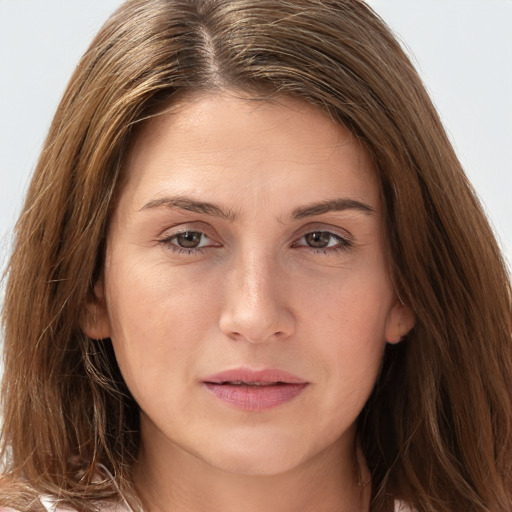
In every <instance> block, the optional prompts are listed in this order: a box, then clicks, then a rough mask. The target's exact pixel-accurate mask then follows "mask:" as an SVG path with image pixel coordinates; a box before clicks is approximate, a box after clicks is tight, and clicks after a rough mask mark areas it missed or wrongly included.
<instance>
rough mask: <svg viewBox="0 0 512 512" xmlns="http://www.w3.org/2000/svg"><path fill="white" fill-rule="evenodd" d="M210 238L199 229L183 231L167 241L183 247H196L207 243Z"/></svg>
mask: <svg viewBox="0 0 512 512" xmlns="http://www.w3.org/2000/svg"><path fill="white" fill-rule="evenodd" d="M209 240H210V239H209V238H208V237H207V236H206V235H205V234H204V233H201V232H200V231H185V232H184V233H179V234H177V235H174V236H173V237H172V238H171V239H170V240H169V242H171V243H174V244H175V245H177V246H179V247H181V248H183V249H197V248H199V247H204V246H206V245H208V241H209Z"/></svg>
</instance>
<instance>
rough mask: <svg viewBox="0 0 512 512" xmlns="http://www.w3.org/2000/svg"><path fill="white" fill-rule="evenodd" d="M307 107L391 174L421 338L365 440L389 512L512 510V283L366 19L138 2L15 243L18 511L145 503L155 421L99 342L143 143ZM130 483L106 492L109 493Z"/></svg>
mask: <svg viewBox="0 0 512 512" xmlns="http://www.w3.org/2000/svg"><path fill="white" fill-rule="evenodd" d="M221 88H234V89H239V90H244V91H248V92H250V93H251V94H253V95H257V96H259V97H268V96H269V95H272V94H288V95H293V96H295V97H299V98H302V99H303V100H304V101H307V102H310V103H312V104H314V105H316V106H317V107H318V108H320V109H322V110H324V111H326V112H327V113H328V114H329V115H330V116H331V117H332V118H333V119H335V120H336V121H337V122H340V123H342V124H344V125H345V126H346V127H347V128H349V129H350V130H351V131H352V132H353V134H354V135H355V136H357V137H358V138H359V140H360V141H361V143H362V144H363V145H364V146H365V148H366V149H367V151H368V152H369V154H370V155H371V157H372V158H373V160H374V163H375V168H376V170H377V172H378V175H379V179H380V184H381V190H382V197H383V201H384V204H385V208H386V237H387V243H388V248H389V261H390V267H391V275H392V279H393V281H394V284H395V286H396V289H397V291H398V293H399V296H400V297H401V299H402V300H403V301H404V302H405V303H406V304H407V305H408V306H409V307H410V308H411V309H412V310H413V311H414V313H415V315H416V326H415V328H414V329H413V331H412V332H411V333H410V334H409V335H408V336H407V338H406V339H404V340H403V341H402V342H401V343H399V344H398V345H396V346H389V347H387V349H386V353H385V357H384V362H383V368H382V372H381V375H380V377H379V380H378V382H377V384H376V386H375V390H374V392H373V394H372V396H371V397H370V399H369V401H368V403H367V404H366V406H365V408H364V410H363V411H362V413H361V415H360V418H359V421H358V428H359V436H360V439H361V442H362V446H363V450H364V453H365V456H366V459H367V462H368V465H369V468H370V470H371V472H372V504H371V509H372V511H375V512H385V511H388V510H391V507H392V505H391V502H392V499H394V498H400V499H404V500H406V501H408V502H410V503H411V504H413V505H414V506H415V507H416V509H417V510H418V512H427V511H429V512H431V511H436V512H448V511H449V512H477V511H478V512H484V511H486V512H489V511H492V512H510V510H512V343H511V331H512V326H511V324H512V321H511V295H512V294H511V290H510V279H509V276H508V274H507V271H506V267H505V265H504V263H503V261H502V258H501V256H500V253H499V250H498V247H497V244H496V242H495V239H494V236H493V233H492V231H491V229H490V227H489V225H488V223H487V221H486V219H485V216H484V214H483V212H482V208H481V207H480V204H479V202H478V200H477V198H476V196H475V194H474V191H473V189H472V188H471V186H470V184H469V183H468V181H467V179H466V177H465V175H464V173H463V171H462V169H461V166H460V164H459V162H458V160H457V158H456V156H455V154H454V151H453V149H452V147H451V145H450V142H449V140H448V138H447V136H446V134H445V132H444V130H443V127H442V125H441V123H440V121H439V118H438V116H437V114H436V111H435V109H434V107H433V105H432V103H431V101H430V99H429V97H428V95H427V93H426V92H425V89H424V87H423V86H422V84H421V81H420V79H419V77H418V75H417V73H416V72H415V70H414V69H413V67H412V65H411V63H410V62H409V60H408V58H407V57H406V55H405V54H404V52H403V51H402V49H401V47H400V45H399V44H398V43H397V42H396V40H395V39H394V37H393V36H392V34H391V33H390V31H389V29H388V28H387V27H386V25H385V24H384V23H383V22H382V20H380V19H379V18H378V17H377V16H376V15H375V13H373V11H372V10H371V9H370V8H369V7H368V6H367V5H366V4H365V3H363V2H362V1H358V0H337V1H335V0H293V1H291V0H288V1H287V0H281V1H279V0H231V1H230V0H130V1H128V2H127V3H126V4H125V5H123V6H122V7H121V8H120V9H119V10H118V11H117V12H116V13H114V14H113V15H112V17H111V18H110V19H109V20H108V21H107V23H106V24H105V25H104V27H103V28H102V29H101V31H100V32H99V34H98V35H97V37H96V38H95V39H94V41H93V42H92V44H91V46H90V48H89V50H88V51H87V52H86V54H85V55H84V57H83V58H82V60H81V62H80V64H79V65H78V68H77V69H76V71H75V73H74V75H73V77H72V78H71V81H70V83H69V86H68V88H67V90H66V93H65V95H64V97H63V99H62V101H61V104H60V106H59V108H58V110H57V113H56V115H55V118H54V120H53V123H52V126H51V128H50V131H49V134H48V137H47V139H46V142H45V145H44V149H43V151H42V153H41V157H40V160H39V163H38V165H37V168H36V171H35V173H34V177H33V179H32V182H31V185H30V189H29V191H28V195H27V198H26V202H25V206H24V209H23V212H22V214H21V217H20V219H19V221H18V223H17V226H16V232H15V237H16V239H15V247H14V251H13V253H12V257H11V259H10V263H9V266H8V276H7V282H6V293H5V305H4V309H3V317H2V318H3V329H4V339H5V341H4V344H5V373H4V381H3V390H2V393H3V394H2V402H3V403H2V405H3V431H2V439H1V441H2V446H1V447H2V453H3V457H4V460H5V464H4V476H3V477H2V479H1V480H0V482H1V485H0V503H1V504H5V505H11V506H14V507H16V508H18V509H23V510H36V509H37V506H36V505H35V501H34V500H35V498H36V496H37V494H38V493H47V494H51V495H54V496H57V497H59V498H61V499H62V500H64V502H65V503H67V504H68V505H70V506H74V507H75V508H77V509H78V510H84V511H89V510H93V509H94V505H93V500H97V499H101V498H108V497H111V498H114V497H115V496H116V494H118V493H119V492H122V493H124V494H125V495H127V496H131V495H133V489H132V487H131V476H130V466H131V465H132V464H133V462H134V461H135V460H136V457H137V450H138V443H139V438H138V409H137V405H136V403H135V402H134V400H133V398H132V397H131V396H130V393H129V392H128V390H127V389H126V387H125V385H124V383H123V379H122V376H121V375H120V373H119V370H118V367H117V364H116V362H115V357H114V354H113V351H112V349H111V347H110V345H109V344H108V342H105V341H103V342H102V343H98V342H97V341H95V340H91V339H88V338H87V337H86V336H85V335H84V334H83V333H82V331H81V329H80V319H81V318H82V317H83V314H84V310H85V303H86V300H87V298H88V297H90V296H91V295H90V294H91V293H92V287H93V285H94V282H95V280H96V278H97V276H98V274H99V272H100V270H101V264H102V256H103V246H104V242H105V232H106V226H107V223H108V219H109V212H110V210H111V208H112V198H113V196H114V193H115V190H116V183H117V181H118V177H119V175H120V170H121V168H122V165H123V157H124V155H125V154H126V151H127V148H128V146H129V144H130V140H131V135H132V132H133V130H134V128H135V127H137V126H138V125H139V124H140V123H141V122H142V121H143V120H144V119H147V118H148V117H150V116H152V115H155V114H156V113H158V112H159V111H160V110H161V106H162V105H168V104H169V102H170V103H171V104H172V98H173V96H174V95H176V94H180V93H182V92H186V91H199V92H200V91H204V90H215V89H221ZM108 473H109V474H110V475H112V476H113V478H105V479H104V480H101V481H95V480H94V477H95V475H96V476H97V475H98V474H99V475H104V476H105V475H106V474H108Z"/></svg>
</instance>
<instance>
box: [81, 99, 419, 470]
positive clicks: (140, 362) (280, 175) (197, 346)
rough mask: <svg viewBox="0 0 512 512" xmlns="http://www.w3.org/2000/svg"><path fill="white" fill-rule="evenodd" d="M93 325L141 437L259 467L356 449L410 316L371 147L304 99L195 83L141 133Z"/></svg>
mask: <svg viewBox="0 0 512 512" xmlns="http://www.w3.org/2000/svg"><path fill="white" fill-rule="evenodd" d="M124 173H125V175H124V181H123V186H122V188H121V189H120V191H119V196H118V201H117V204H116V208H115V211H114V213H113V217H112V220H111V223H110V226H109V231H108V240H107V251H106V260H105V266H104V271H103V275H102V278H101V280H100V281H99V282H98V283H97V285H96V287H95V291H96V295H97V302H95V303H91V304H90V305H89V308H90V310H91V311H90V313H91V314H90V315H89V316H90V318H94V320H89V321H88V323H87V325H86V327H85V331H86V333H87V334H88V335H89V336H91V337H94V338H107V337H110V338H111V339H112V343H113V346H114V350H115V353H116V357H117V360H118V363H119V366H120V369H121V371H122V374H123V376H124V378H125V380H126V383H127V385H128V387H129V389H130V391H131V392H132V394H133V396H134V398H135V400H136V401H137V402H138V404H139V406H140V409H141V429H142V430H141V436H142V437H141V440H142V441H141V443H142V444H141V446H142V450H143V451H145V452H146V453H149V454H153V456H155V457H157V458H158V457H159V456H161V457H164V456H167V455H169V456H170V455H173V456H174V455H176V454H181V456H183V457H185V459H186V457H188V456H189V455H192V456H194V458H195V459H196V460H197V459H199V460H200V461H203V462H205V463H207V464H209V465H212V466H214V467H217V468H221V469H224V470H227V471H231V472H239V473H245V474H276V473H279V472H283V471H287V470H290V469H292V468H295V467H298V466H300V465H301V464H307V463H308V461H311V460H313V459H318V460H320V459H322V457H332V456H333V454H336V457H338V456H339V455H340V454H342V455H346V456H347V457H348V454H349V453H353V446H354V435H355V432H354V424H355V420H356V418H357V416H358V414H359V412H360V411H361V409H362V408H363V405H364V404H365V402H366V400H367V398H368V396H369V394H370V392H371V390H372V387H373V385H374V383H375V380H376V377H377V374H378V372H379V368H380V365H381V359H382V355H383V350H384V347H385V344H386V342H387V341H388V342H396V341H397V340H398V339H399V338H400V336H401V335H403V334H405V332H407V331H408V330H409V328H410V327H411V323H412V318H411V316H410V314H409V313H408V311H407V310H406V308H405V307H404V306H402V305H400V303H399V302H398V301H397V298H396V296H395V293H394V291H393V287H392V285H391V282H390V278H389V275H388V269H387V265H386V260H385V256H384V254H385V249H384V247H385V241H384V233H383V229H382V224H383V220H382V204H381V201H380V193H379V187H378V182H377V178H376V175H375V172H374V170H373V168H372V164H371V161H370V159H369V158H368V157H367V155H366V154H365V152H364V151H363V149H362V148H361V146H360V145H359V144H358V143H357V141H356V140H355V139H354V138H353V137H352V136H351V135H350V133H349V132H348V131H347V130H345V129H344V128H342V127H340V126H339V125H336V124H334V123H333V122H332V121H331V120H330V119H329V118H328V117H327V116H326V115H324V114H323V113H321V112H319V111H317V110H316V109H314V108H313V107H311V106H308V105H307V104H305V103H301V102H298V101H296V100H292V99H287V98H282V99H281V101H280V102H279V103H268V102H262V101H256V100H254V99H252V100H250V99H249V98H242V97H240V96H236V95H235V94H234V93H229V92H225V93H222V94H216V95H202V96H196V97H193V98H192V99H189V100H187V101H184V102H183V103H182V105H181V107H180V109H179V110H178V111H177V112H175V113H167V114H163V115H161V116H159V117H157V118H154V119H152V120H150V121H149V122H148V123H147V124H146V125H145V126H144V127H143V129H142V130H141V131H140V132H139V134H138V135H137V137H136V139H135V141H134V143H133V145H132V147H131V150H130V153H129V155H128V158H127V161H126V165H125V168H124Z"/></svg>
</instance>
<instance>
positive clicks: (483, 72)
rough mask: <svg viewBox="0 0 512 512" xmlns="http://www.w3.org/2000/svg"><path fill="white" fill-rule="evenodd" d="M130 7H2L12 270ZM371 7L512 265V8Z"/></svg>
mask: <svg viewBox="0 0 512 512" xmlns="http://www.w3.org/2000/svg"><path fill="white" fill-rule="evenodd" d="M120 3H121V2H120V1H119V0H0V265H1V266H2V267H3V265H4V263H5V261H6V258H7V254H8V251H9V245H10V239H11V233H12V228H13V225H14V223H15V219H16V217H17V214H18V212H19V210H20V208H21V201H22V197H23V195H24V192H25V190H26V188H27V185H28V181H29V177H30V174H31V172H32V170H33V168H34V166H35V163H36V160H37V157H38V153H39V151H40V149H41V146H42V143H43V140H44V137H45V135H46V132H47V130H48V127H49V124H50V121H51V118H52V115H53V112H54V111H55V109H56V107H57V104H58V102H59V99H60V97H61V95H62V93H63V91H64V88H65V86H66V83H67V81H68V79H69V77H70V75H71V73H72V70H73V69H74V67H75V65H76V64H77V62H78V60H79V57H80V56H81V54H82V53H83V52H84V51H85V50H86V48H87V46H88V44H89V42H90V41H91V39H92V37H93V36H94V34H95V33H96V32H97V30H98V29H99V28H100V26H101V25H102V23H103V22H104V21H105V19H106V18H107V17H108V15H109V14H110V13H111V12H113V10H114V9H115V8H116V7H117V6H118V5H120ZM369 3H370V4H371V5H372V6H373V7H374V8H375V10H376V11H377V12H378V13H379V14H381V16H382V17H383V18H384V19H385V20H386V21H387V22H388V24H389V25H390V26H391V27H392V29H393V30H394V31H395V32H396V33H397V34H398V36H399V39H400V40H401V41H402V43H403V44H404V46H405V47H406V49H407V51H408V52H409V53H410V54H411V56H412V58H413V61H414V62H415V64H416V66H417V68H418V69H419V71H420V74H421V75H422V77H423V78H424V81H425V83H426V86H427V88H428V90H429V91H430V93H431V95H432V97H433V99H434V102H435V104H436V105H437V107H438V110H439V111H440V114H441V117H442V119H443V121H444V123H445V125H446V127H447V129H448V132H449V134H450V136H451V139H452V141H453V143H454V145H455V147H456V150H457V153H458V155H459V157H460V159H461V161H462V162H463V164H464V167H465V169H466V172H467V174H468V175H469V177H470V179H471V180H472V181H473V183H474V185H475V188H476V190H477V191H478V193H479V195H480V197H481V199H482V201H483V203H484V204H485V207H486V209H487V211H488V214H489V216H490V218H491V222H492V223H493V225H494V227H495V231H496V233H497V235H498V237H499V239H500V241H501V244H502V247H503V250H504V252H505V254H506V257H507V259H508V261H509V263H510V262H512V200H511V199H510V191H511V189H512V172H511V171H512V0H373V1H370V2H369ZM482 243H485V241H482Z"/></svg>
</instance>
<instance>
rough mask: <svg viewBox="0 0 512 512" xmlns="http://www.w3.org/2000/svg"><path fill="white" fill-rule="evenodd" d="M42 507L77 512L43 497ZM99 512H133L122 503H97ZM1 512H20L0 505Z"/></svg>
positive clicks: (48, 510)
mask: <svg viewBox="0 0 512 512" xmlns="http://www.w3.org/2000/svg"><path fill="white" fill-rule="evenodd" d="M40 501H41V505H42V506H43V507H44V509H45V510H46V511H47V512H76V511H74V510H73V509H70V508H66V507H59V505H58V504H57V503H55V501H54V500H53V499H51V498H46V497H42V498H41V499H40ZM96 506H97V510H98V512H131V510H130V509H129V508H128V506H127V505H123V504H120V503H112V502H104V503H96ZM0 512H20V511H17V510H15V509H13V508H10V507H2V506H1V505H0Z"/></svg>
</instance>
